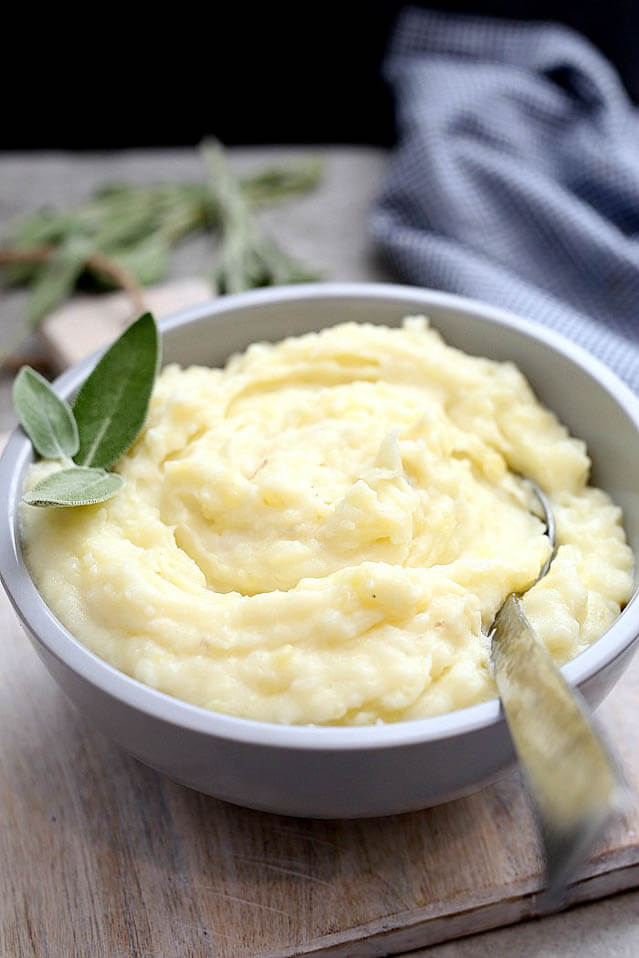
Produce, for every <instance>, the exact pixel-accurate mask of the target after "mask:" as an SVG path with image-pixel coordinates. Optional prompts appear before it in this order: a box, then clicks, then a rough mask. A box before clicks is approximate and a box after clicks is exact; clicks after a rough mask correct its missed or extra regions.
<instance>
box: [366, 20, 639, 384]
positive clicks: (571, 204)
mask: <svg viewBox="0 0 639 958" xmlns="http://www.w3.org/2000/svg"><path fill="white" fill-rule="evenodd" d="M386 70H387V76H388V78H389V80H390V82H391V84H392V85H393V87H394V91H395V96H396V110H397V122H398V130H399V144H398V146H397V148H396V152H395V154H394V157H393V159H392V162H391V168H390V171H389V175H388V178H387V182H386V184H385V187H384V190H383V193H382V195H381V197H380V199H379V201H378V203H377V205H376V207H375V210H374V213H373V222H372V226H373V233H374V236H375V238H376V239H377V241H378V242H379V244H380V245H381V247H382V248H383V249H384V251H385V252H386V254H387V256H388V258H389V260H390V262H391V264H392V265H393V266H394V267H395V269H396V270H397V271H398V273H399V275H400V276H401V278H402V279H404V280H408V281H409V282H412V283H416V284H419V285H422V286H431V287H435V288H437V289H444V290H448V291H450V292H454V293H461V294H464V295H466V296H474V297H476V298H478V299H482V300H484V301H486V302H489V303H493V304H495V305H498V306H503V307H505V308H508V309H512V310H513V311H515V312H517V313H519V314H521V315H523V316H528V317H530V318H533V319H537V320H539V321H541V322H542V323H545V324H547V325H548V326H552V327H553V328H554V329H556V330H559V331H560V332H562V333H564V334H565V335H567V336H569V337H572V338H573V339H575V340H577V341H578V342H579V343H580V344H581V345H582V346H585V347H586V348H587V349H590V351H591V352H593V353H595V354H596V355H598V356H599V357H600V358H601V359H603V360H604V362H606V363H608V365H609V366H611V367H612V368H613V369H614V370H616V372H617V373H618V374H619V375H620V376H621V377H622V378H624V379H625V380H626V382H628V383H629V384H630V385H631V386H632V387H633V388H634V389H636V390H639V117H638V114H637V111H635V109H634V108H633V107H632V105H631V103H630V102H629V100H628V98H627V96H626V94H625V92H624V90H623V88H622V86H621V84H620V82H619V80H618V78H617V76H616V74H615V72H614V71H613V69H612V67H611V66H610V65H609V64H608V63H607V62H606V60H604V58H603V57H602V56H601V55H600V54H599V53H598V52H597V51H596V50H595V49H594V48H593V47H592V46H591V45H590V44H589V43H588V42H587V41H586V40H585V39H583V38H582V37H581V36H579V35H578V34H576V33H574V32H572V31H571V30H569V29H567V28H565V27H562V26H558V25H555V24H543V23H542V24H537V23H533V24H531V23H516V22H509V21H501V20H491V19H485V18H476V17H458V16H455V17H453V16H450V15H447V14H441V13H433V12H431V11H428V10H418V9H409V10H408V11H406V12H405V13H404V14H403V16H402V17H401V18H400V21H399V23H398V25H397V30H396V33H395V36H394V40H393V43H392V45H391V49H390V53H389V56H388V60H387V64H386Z"/></svg>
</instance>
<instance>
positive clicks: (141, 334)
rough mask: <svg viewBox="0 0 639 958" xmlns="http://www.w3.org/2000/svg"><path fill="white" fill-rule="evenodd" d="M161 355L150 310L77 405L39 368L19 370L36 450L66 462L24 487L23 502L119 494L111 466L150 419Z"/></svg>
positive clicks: (56, 502) (19, 401)
mask: <svg viewBox="0 0 639 958" xmlns="http://www.w3.org/2000/svg"><path fill="white" fill-rule="evenodd" d="M159 362H160V338H159V334H158V330H157V326H156V324H155V320H154V318H153V316H152V315H151V313H145V314H144V315H143V316H140V318H139V319H138V320H136V321H135V322H134V323H133V324H132V325H131V326H129V327H128V329H126V330H125V331H124V332H123V333H122V335H121V336H120V337H119V338H118V339H116V341H115V342H114V343H113V345H112V346H111V347H110V348H109V349H108V350H107V351H106V353H105V354H104V355H103V356H102V358H101V359H100V361H99V362H98V363H97V365H96V366H95V368H94V369H93V372H92V373H91V374H90V375H89V376H88V377H87V379H86V380H85V382H84V384H83V386H82V387H81V388H80V391H79V392H78V395H77V396H76V399H75V402H74V404H73V406H72V407H71V406H69V404H68V403H67V402H65V400H64V399H62V398H60V396H58V395H57V394H56V393H55V392H54V391H53V389H52V388H51V386H50V385H49V383H48V382H47V381H46V379H44V378H43V377H42V376H41V375H40V374H39V373H37V372H35V370H33V369H31V368H30V367H29V366H24V367H23V368H22V369H21V370H20V372H19V373H18V376H17V377H16V380H15V383H14V387H13V401H14V406H15V409H16V413H17V415H18V419H19V420H20V423H21V425H22V427H23V429H24V430H25V432H26V433H27V435H28V436H29V438H30V439H31V442H32V443H33V446H34V448H35V450H36V452H38V453H39V454H40V455H41V456H43V457H44V458H46V459H55V460H58V461H59V462H60V463H61V466H62V468H61V469H60V470H57V471H56V472H52V473H50V474H49V475H48V476H46V477H45V478H44V479H41V480H40V482H38V483H36V484H35V486H33V487H32V488H31V489H30V490H29V491H28V492H27V493H25V495H24V496H23V500H24V502H26V503H28V504H29V505H32V506H57V507H68V506H85V505H93V504H95V503H97V502H104V501H106V500H107V499H110V498H111V497H112V496H114V495H115V494H116V492H117V491H118V490H119V489H120V488H121V486H122V477H121V476H119V475H117V473H112V472H107V469H108V468H109V467H110V466H112V465H113V463H115V462H116V461H117V460H118V459H119V458H120V456H122V455H123V454H124V453H125V452H126V451H127V449H129V448H130V446H131V445H132V444H133V443H134V442H135V440H136V439H137V437H138V435H139V433H140V431H141V429H142V427H143V425H144V422H145V420H146V417H147V413H148V408H149V402H150V399H151V391H152V389H153V383H154V380H155V376H156V373H157V370H158V367H159Z"/></svg>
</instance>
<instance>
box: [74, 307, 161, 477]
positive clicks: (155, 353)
mask: <svg viewBox="0 0 639 958" xmlns="http://www.w3.org/2000/svg"><path fill="white" fill-rule="evenodd" d="M159 358H160V338H159V335H158V330H157V326H156V325H155V320H154V319H153V316H152V315H151V313H144V315H142V316H140V318H139V319H138V320H136V321H135V322H134V323H133V324H132V325H131V326H129V328H128V329H126V330H125V331H124V332H123V333H122V335H121V336H120V337H119V339H116V341H115V342H114V343H113V345H112V346H111V347H110V348H109V349H108V350H107V352H106V353H105V354H104V356H103V357H102V359H101V360H100V361H99V363H98V364H97V366H96V367H95V369H94V370H93V372H92V373H91V375H90V376H89V377H88V379H87V380H86V381H85V383H84V385H83V386H82V387H81V389H80V391H79V393H78V395H77V396H76V399H75V402H74V404H73V414H74V416H75V420H76V422H77V424H78V432H79V434H80V447H79V450H78V452H77V454H76V455H75V456H74V461H75V462H76V463H77V464H78V465H79V466H95V467H102V468H103V469H108V468H109V466H111V465H113V463H114V462H116V460H118V459H119V458H120V456H122V455H123V454H124V453H125V452H126V451H127V449H128V448H129V446H131V445H132V444H133V442H134V441H135V440H136V439H137V437H138V434H139V432H140V430H141V429H142V426H143V425H144V420H145V419H146V414H147V411H148V408H149V400H150V398H151V390H152V388H153V381H154V379H155V374H156V372H157V368H158V365H159Z"/></svg>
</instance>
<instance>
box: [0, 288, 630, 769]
mask: <svg viewBox="0 0 639 958" xmlns="http://www.w3.org/2000/svg"><path fill="white" fill-rule="evenodd" d="M345 298H346V299H374V300H379V299H388V300H395V301H397V302H398V304H399V303H401V302H402V301H405V302H406V308H407V312H409V311H411V310H415V309H417V308H419V309H422V308H423V309H424V311H425V312H427V311H428V309H429V307H430V308H432V307H438V306H442V307H444V308H452V309H456V310H459V311H461V312H466V313H470V314H472V315H474V316H476V317H478V318H480V319H482V320H484V321H488V322H490V323H493V324H494V325H497V326H505V327H509V328H514V329H515V330H516V331H518V332H521V333H523V334H524V335H528V336H530V337H532V338H533V339H536V340H538V341H541V342H542V343H544V344H545V345H547V346H548V347H550V348H551V349H552V350H554V351H555V352H559V353H560V354H562V356H563V357H564V358H566V359H567V360H569V361H570V362H572V363H574V364H575V365H577V366H580V367H581V368H582V369H584V370H585V371H586V373H588V374H589V375H590V376H591V377H592V378H594V379H595V380H596V381H597V382H598V384H599V385H600V386H601V387H603V389H604V390H605V391H606V392H607V393H608V394H609V395H610V397H611V398H612V399H613V400H614V401H615V402H616V403H617V405H619V406H621V407H622V409H623V410H624V412H625V413H626V415H628V417H629V418H630V419H631V421H632V422H633V423H634V425H635V426H636V428H637V431H638V433H639V398H638V397H637V396H635V394H634V393H633V392H632V390H631V389H630V388H629V387H628V386H626V385H625V383H623V382H622V381H621V379H619V377H618V376H617V375H616V374H615V373H613V372H612V371H611V370H610V369H609V368H608V367H607V366H605V365H604V364H603V363H602V362H601V361H600V360H599V359H597V358H596V357H594V356H592V355H591V354H590V353H588V352H587V351H586V350H585V349H583V348H582V347H581V346H579V345H578V344H576V343H574V342H573V341H572V340H569V339H568V338H566V337H564V336H563V335H562V334H560V333H557V332H555V331H554V330H553V329H550V328H548V327H546V326H542V325H541V324H539V323H537V322H534V321H533V320H529V319H524V318H522V317H520V316H518V315H517V314H515V313H512V312H511V311H509V310H504V309H501V308H498V307H494V306H491V305H488V304H486V303H482V302H480V301H478V300H474V299H471V298H468V297H462V296H457V295H455V294H452V293H445V292H440V291H438V290H432V289H428V288H425V287H414V286H407V285H399V284H397V285H395V284H389V283H312V284H304V285H298V286H281V287H272V288H268V289H260V290H251V291H249V292H244V293H238V294H234V295H230V296H225V297H221V298H219V299H212V300H208V301H206V302H204V303H201V304H198V305H197V306H192V307H189V308H187V309H184V310H181V311H179V312H177V313H174V314H172V315H171V316H168V317H166V318H163V319H161V320H159V321H158V325H159V328H160V331H161V333H162V334H166V333H168V332H172V331H174V330H177V329H179V328H180V327H181V326H183V325H186V324H189V323H190V322H192V321H196V320H200V319H202V318H204V317H207V316H208V317H210V319H211V321H214V320H215V317H217V316H219V315H222V314H224V313H228V312H233V311H235V310H237V309H244V308H246V307H250V306H260V305H263V304H270V303H274V302H282V301H290V300H300V301H301V302H302V303H303V302H304V301H307V300H310V299H314V300H317V299H326V300H331V299H333V300H334V299H345ZM103 351H104V350H97V351H96V352H95V353H93V354H92V355H91V356H89V357H87V358H86V359H85V360H83V361H82V362H80V363H78V364H76V365H75V366H73V367H71V368H70V369H69V370H67V371H65V372H64V373H63V374H62V375H61V376H60V377H58V378H57V379H56V380H55V383H54V386H55V389H56V391H57V392H59V393H60V394H61V395H68V394H69V393H71V392H72V391H73V389H74V388H77V386H79V384H80V383H81V382H82V380H83V379H84V378H85V376H86V375H87V374H88V372H89V370H90V369H91V368H92V367H93V365H94V364H95V362H96V361H97V359H98V358H99V356H100V355H101V354H102V352H103ZM31 458H32V449H31V443H30V441H29V439H28V438H27V437H26V436H25V434H24V433H23V432H22V430H21V428H20V427H19V426H18V427H16V428H15V429H14V430H13V432H12V434H11V436H10V437H9V439H8V441H7V443H6V445H5V448H4V451H3V453H2V456H1V457H0V580H1V581H2V583H3V585H4V588H5V590H6V592H7V595H8V597H9V599H10V601H11V603H12V605H13V607H14V609H15V610H16V613H17V615H18V617H19V618H20V619H21V620H22V622H23V623H24V625H25V626H26V627H27V629H28V630H29V632H30V633H31V634H32V636H34V638H35V639H36V640H37V642H39V643H40V644H41V645H42V646H43V647H44V649H45V650H46V651H47V652H48V653H49V655H51V656H53V657H54V658H55V659H57V660H58V661H59V662H60V663H62V664H63V665H64V666H66V667H67V668H68V669H70V670H72V671H73V672H76V673H77V674H78V675H79V676H80V677H81V678H83V679H84V680H85V681H87V682H89V683H90V684H91V685H93V686H96V687H97V688H98V689H100V690H102V691H103V692H104V693H106V694H107V695H108V696H111V697H113V698H115V699H117V700H119V701H121V702H122V703H124V704H125V705H127V706H129V707H131V708H133V709H135V710H138V711H141V712H143V713H146V714H147V715H148V716H149V717H153V718H155V719H158V720H161V721H164V722H167V723H169V724H172V725H176V726H180V727H182V728H185V729H189V730H191V731H194V732H198V733H200V734H203V735H206V736H211V737H217V738H222V739H226V740H231V741H236V742H238V743H246V744H252V745H261V746H267V747H268V746H270V747H275V748H285V749H295V750H331V751H343V750H354V749H357V750H360V749H364V750H368V749H379V748H391V747H397V746H407V745H412V744H416V743H424V742H428V741H434V740H441V739H446V738H450V737H453V736H457V735H464V734H468V733H472V732H474V731H477V730H480V729H483V728H486V727H488V726H491V725H495V724H497V723H498V722H500V721H502V722H503V713H502V711H501V706H500V702H499V699H497V698H494V699H490V700H489V701H487V702H481V703H479V704H477V705H471V706H468V707H466V708H463V709H458V710H457V711H454V712H447V713H445V714H444V715H436V716H431V717H428V718H422V719H410V720H405V721H400V722H393V723H389V724H380V725H372V726H348V727H344V726H313V725H282V724H278V723H273V722H261V721H257V720H253V719H245V718H240V717H237V716H234V715H226V714H223V713H220V712H212V711H210V710H208V709H205V708H203V707H201V706H197V705H192V704H190V703H188V702H184V701H182V700H180V699H177V698H174V697H172V696H170V695H168V694H166V693H164V692H160V691H158V690H157V689H154V688H151V687H150V686H147V685H144V684H143V683H142V682H139V681H138V680H137V679H134V678H132V677H131V676H128V675H126V674H125V673H124V672H120V671H119V670H117V669H116V668H114V667H113V666H112V665H109V664H108V663H107V662H105V661H104V660H103V659H101V658H99V657H98V656H97V655H96V654H95V653H93V652H91V651H90V650H89V649H87V648H86V647H85V646H84V645H82V643H81V642H80V641H79V640H78V639H76V638H75V637H74V636H73V635H72V634H71V633H70V632H69V631H68V630H67V629H66V628H65V627H64V626H63V625H62V623H61V622H59V621H58V619H57V618H56V617H55V615H54V614H53V612H52V611H51V610H50V609H49V608H48V606H47V605H46V604H45V602H44V599H43V598H42V597H41V596H40V593H39V592H38V591H37V589H36V586H35V584H34V582H33V580H32V579H31V576H30V574H29V573H28V571H27V569H26V565H25V563H24V561H23V559H22V555H21V549H20V544H19V541H18V537H17V534H16V532H17V504H18V500H19V493H20V488H19V487H20V484H21V477H22V474H23V471H24V468H25V466H26V464H27V462H28V461H30V459H31ZM638 625H639V590H637V589H635V592H634V594H633V596H632V598H631V599H630V601H629V602H628V604H627V605H626V607H625V609H624V610H623V612H622V613H621V614H620V616H619V617H618V618H617V619H616V620H615V622H614V623H613V624H612V626H611V627H610V628H609V629H608V630H607V631H606V632H605V633H604V635H603V636H602V637H601V638H600V639H598V640H597V641H596V642H594V643H593V644H592V645H591V646H589V647H588V648H587V649H585V650H584V651H583V652H581V653H580V654H579V655H578V656H576V657H575V658H574V659H572V660H571V661H570V662H568V663H566V664H565V665H564V666H562V669H561V671H562V673H563V675H564V677H565V678H566V680H567V681H568V682H569V683H570V684H572V685H580V684H582V683H583V682H586V681H588V679H590V678H591V677H592V676H594V675H595V674H596V673H597V672H598V671H600V669H602V668H603V667H604V666H605V665H609V664H611V663H612V662H614V660H615V659H617V658H619V657H620V656H622V655H623V654H624V652H625V651H626V650H627V648H628V647H629V646H630V645H631V644H632V642H633V641H634V640H635V638H636V636H637V632H638Z"/></svg>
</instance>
